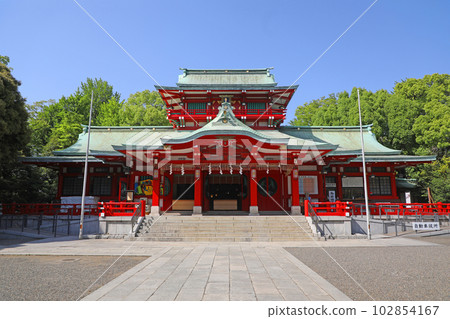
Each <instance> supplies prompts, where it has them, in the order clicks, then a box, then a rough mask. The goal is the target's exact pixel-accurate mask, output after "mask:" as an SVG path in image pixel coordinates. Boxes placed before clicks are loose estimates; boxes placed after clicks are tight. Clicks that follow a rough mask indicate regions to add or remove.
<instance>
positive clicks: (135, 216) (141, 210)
mask: <svg viewBox="0 0 450 319" xmlns="http://www.w3.org/2000/svg"><path fill="white" fill-rule="evenodd" d="M144 216H145V201H144V200H141V202H140V205H139V207H138V208H137V209H136V211H135V212H134V214H133V216H132V217H131V232H133V230H134V226H135V225H136V223H137V220H138V218H139V217H144Z"/></svg>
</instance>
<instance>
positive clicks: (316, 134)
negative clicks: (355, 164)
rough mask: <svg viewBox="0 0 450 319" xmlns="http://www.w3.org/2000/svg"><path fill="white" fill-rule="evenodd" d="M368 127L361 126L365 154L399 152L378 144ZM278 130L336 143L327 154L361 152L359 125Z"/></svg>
mask: <svg viewBox="0 0 450 319" xmlns="http://www.w3.org/2000/svg"><path fill="white" fill-rule="evenodd" d="M370 128H371V125H364V126H363V137H364V151H365V153H366V155H371V154H373V155H375V154H376V155H394V154H400V153H401V151H398V150H394V149H391V148H388V147H386V146H384V145H382V144H380V143H379V142H378V141H377V139H376V138H375V135H374V134H373V133H372V131H371V130H370ZM280 132H282V133H284V134H287V135H290V136H292V137H296V138H301V139H306V140H311V141H313V142H315V143H329V144H333V145H338V147H337V148H336V149H335V150H333V151H331V152H330V153H328V154H327V156H338V155H360V154H361V134H360V130H359V126H281V127H280Z"/></svg>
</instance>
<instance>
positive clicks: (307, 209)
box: [305, 200, 326, 240]
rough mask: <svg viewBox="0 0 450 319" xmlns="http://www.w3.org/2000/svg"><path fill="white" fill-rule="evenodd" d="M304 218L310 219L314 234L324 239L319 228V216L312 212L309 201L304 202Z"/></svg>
mask: <svg viewBox="0 0 450 319" xmlns="http://www.w3.org/2000/svg"><path fill="white" fill-rule="evenodd" d="M305 216H309V217H311V219H312V221H313V223H314V225H315V226H316V232H320V236H322V237H325V233H324V231H323V229H322V228H320V226H319V221H320V219H319V216H317V214H316V211H315V210H314V207H313V206H312V205H311V203H310V201H309V200H305ZM325 240H326V237H325Z"/></svg>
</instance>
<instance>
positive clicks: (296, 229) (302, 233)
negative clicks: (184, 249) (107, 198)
mask: <svg viewBox="0 0 450 319" xmlns="http://www.w3.org/2000/svg"><path fill="white" fill-rule="evenodd" d="M135 239H136V240H149V241H170V242H172V241H184V242H194V241H195V242H199V241H203V242H268V241H300V240H312V239H313V234H312V232H311V228H310V226H309V224H308V222H307V221H306V219H305V217H304V216H293V217H291V216H160V217H156V218H154V217H149V216H147V217H146V218H145V220H144V222H143V223H142V225H141V228H140V229H139V231H138V233H137V235H136V238H135Z"/></svg>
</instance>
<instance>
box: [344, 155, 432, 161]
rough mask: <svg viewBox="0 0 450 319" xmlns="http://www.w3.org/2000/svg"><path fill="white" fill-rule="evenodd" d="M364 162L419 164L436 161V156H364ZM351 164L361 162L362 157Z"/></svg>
mask: <svg viewBox="0 0 450 319" xmlns="http://www.w3.org/2000/svg"><path fill="white" fill-rule="evenodd" d="M365 158H366V162H384V163H421V162H431V161H435V160H436V156H414V155H386V156H382V155H381V154H380V155H375V156H366V157H365ZM352 162H362V157H357V158H355V159H353V160H352Z"/></svg>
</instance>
